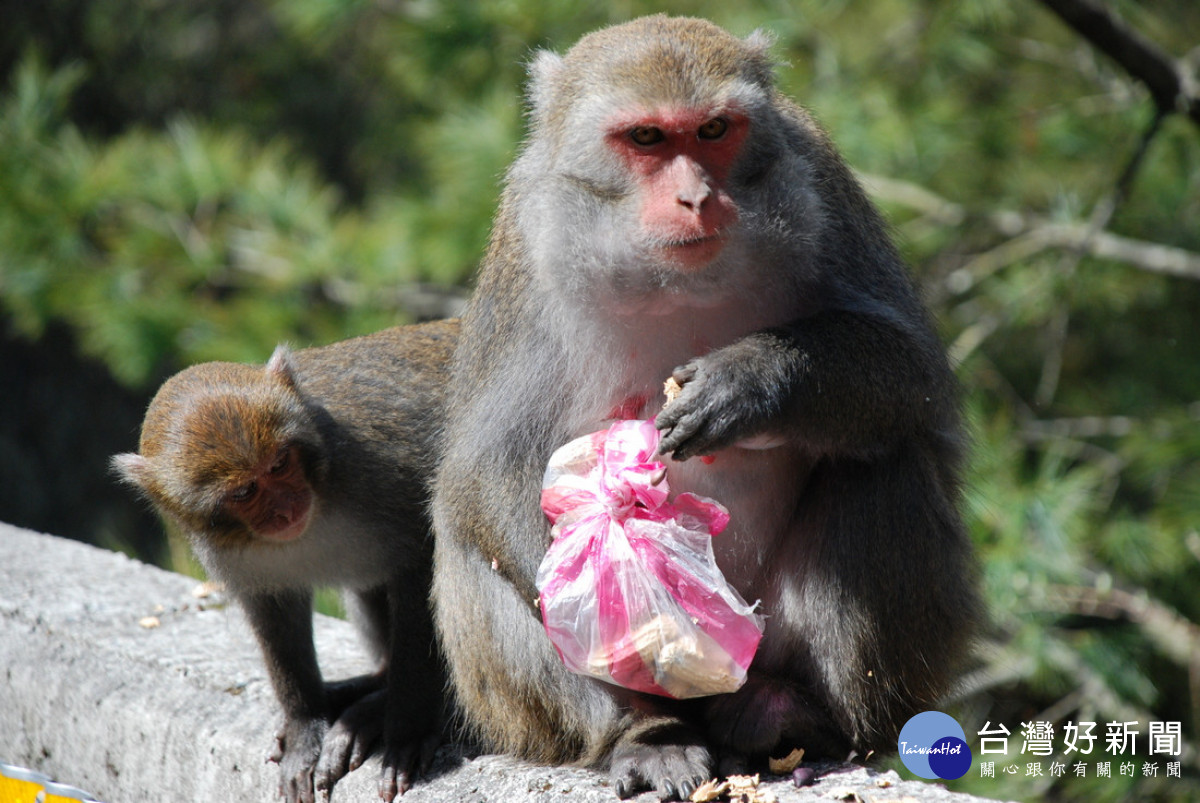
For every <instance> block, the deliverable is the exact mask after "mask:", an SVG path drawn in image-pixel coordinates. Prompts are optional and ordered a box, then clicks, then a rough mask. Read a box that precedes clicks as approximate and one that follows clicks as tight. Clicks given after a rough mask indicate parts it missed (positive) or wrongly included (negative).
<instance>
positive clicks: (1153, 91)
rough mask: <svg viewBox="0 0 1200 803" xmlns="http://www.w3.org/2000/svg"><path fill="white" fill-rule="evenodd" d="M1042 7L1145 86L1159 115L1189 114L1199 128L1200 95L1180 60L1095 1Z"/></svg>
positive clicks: (1065, 0)
mask: <svg viewBox="0 0 1200 803" xmlns="http://www.w3.org/2000/svg"><path fill="white" fill-rule="evenodd" d="M1041 3H1042V5H1044V6H1046V7H1047V8H1048V9H1050V10H1051V11H1053V12H1054V13H1055V14H1057V15H1058V16H1059V17H1060V18H1061V19H1062V20H1063V21H1064V22H1065V23H1067V25H1070V26H1071V27H1072V28H1074V29H1075V31H1077V32H1078V33H1079V34H1080V35H1082V36H1083V37H1084V38H1085V39H1087V40H1088V41H1089V42H1091V43H1092V44H1093V45H1094V46H1095V47H1096V48H1097V49H1099V50H1100V51H1101V52H1103V53H1105V54H1106V55H1108V56H1109V57H1110V58H1111V59H1113V61H1115V62H1117V64H1119V65H1121V67H1122V68H1124V69H1125V71H1126V72H1127V73H1129V75H1130V76H1132V77H1133V78H1135V79H1137V80H1138V81H1141V82H1142V83H1143V84H1145V86H1146V88H1147V89H1149V90H1150V95H1151V97H1153V98H1154V104H1155V106H1157V107H1158V110H1159V112H1161V113H1162V114H1164V115H1166V114H1172V113H1175V112H1179V113H1181V114H1186V115H1187V116H1188V117H1190V118H1191V119H1192V122H1194V123H1196V124H1197V125H1200V91H1197V87H1196V82H1195V81H1194V80H1192V77H1191V76H1190V75H1188V74H1187V72H1186V70H1185V69H1184V67H1183V65H1181V64H1180V62H1179V61H1178V60H1176V59H1174V58H1172V57H1171V56H1170V55H1168V54H1167V53H1166V52H1164V51H1163V50H1162V49H1161V48H1159V47H1158V45H1156V44H1155V43H1153V42H1151V41H1150V40H1149V39H1147V38H1146V37H1144V36H1142V34H1141V33H1140V32H1139V31H1137V30H1135V29H1133V28H1132V27H1130V26H1129V25H1128V24H1127V23H1126V22H1125V21H1124V20H1122V19H1121V18H1120V17H1118V16H1117V15H1116V14H1115V13H1113V12H1112V11H1111V10H1110V9H1108V8H1106V7H1104V6H1102V5H1099V4H1098V3H1094V2H1092V0H1041Z"/></svg>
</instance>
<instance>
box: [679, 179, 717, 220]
mask: <svg viewBox="0 0 1200 803" xmlns="http://www.w3.org/2000/svg"><path fill="white" fill-rule="evenodd" d="M710 197H712V190H710V189H709V188H708V185H707V184H701V185H700V186H698V187H688V188H686V189H680V190H679V191H678V192H677V193H676V194H675V200H676V201H678V203H679V205H680V206H682V207H683V208H684V209H686V210H688V211H689V212H695V213H696V214H699V213H700V211H701V210H702V209H703V208H704V204H705V203H706V202H707V201H708V199H709V198H710Z"/></svg>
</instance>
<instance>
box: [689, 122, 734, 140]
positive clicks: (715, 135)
mask: <svg viewBox="0 0 1200 803" xmlns="http://www.w3.org/2000/svg"><path fill="white" fill-rule="evenodd" d="M728 128H729V123H727V122H726V121H725V118H724V117H714V118H713V119H711V120H709V121H708V122H707V123H705V124H704V125H702V126H700V128H699V129H697V131H696V136H698V137H700V139H720V138H721V137H723V136H725V131H726V130H727V129H728Z"/></svg>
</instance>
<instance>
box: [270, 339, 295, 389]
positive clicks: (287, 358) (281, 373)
mask: <svg viewBox="0 0 1200 803" xmlns="http://www.w3.org/2000/svg"><path fill="white" fill-rule="evenodd" d="M267 374H268V375H269V376H273V377H277V378H278V379H279V380H280V381H281V382H283V383H284V384H285V385H287V386H288V387H290V388H295V387H296V362H295V360H294V359H293V358H292V350H291V349H289V348H288V347H287V346H285V345H283V344H280V345H278V346H276V347H275V353H274V354H272V355H271V359H269V360H267Z"/></svg>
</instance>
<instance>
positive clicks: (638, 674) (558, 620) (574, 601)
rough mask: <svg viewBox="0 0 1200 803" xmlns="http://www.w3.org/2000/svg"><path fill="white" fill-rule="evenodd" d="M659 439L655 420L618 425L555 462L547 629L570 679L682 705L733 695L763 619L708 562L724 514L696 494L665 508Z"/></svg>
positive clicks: (543, 584)
mask: <svg viewBox="0 0 1200 803" xmlns="http://www.w3.org/2000/svg"><path fill="white" fill-rule="evenodd" d="M658 439H659V434H658V430H657V429H655V427H654V424H653V423H652V422H649V421H619V422H617V423H615V424H613V425H612V426H611V427H610V428H609V429H607V430H603V431H600V432H595V433H592V434H591V435H587V436H585V437H583V438H578V439H576V440H574V441H571V442H570V443H568V444H566V445H565V446H563V447H561V448H560V449H558V450H557V451H556V452H555V453H554V454H553V455H552V456H551V458H550V462H549V465H548V466H547V469H546V474H545V477H544V479H543V486H542V487H543V490H542V509H543V510H544V511H545V512H546V515H547V517H548V518H549V519H550V521H551V524H552V525H553V527H552V529H551V536H552V542H551V545H550V549H549V550H548V551H547V553H546V557H545V559H544V560H543V561H542V565H541V566H540V567H539V569H538V576H537V586H538V590H539V592H540V594H541V608H542V619H543V623H544V625H545V628H546V632H547V634H548V635H549V636H550V640H551V642H552V643H553V644H554V646H555V648H556V649H557V650H558V652H559V654H560V655H561V656H562V659H563V662H564V663H565V664H566V666H567V667H568V668H569V669H571V670H572V671H574V672H579V673H581V674H585V675H589V676H591V677H596V678H599V679H601V680H605V681H608V682H610V683H615V684H617V685H620V686H624V687H626V688H630V689H634V690H637V691H644V692H649V693H652V694H660V695H665V696H668V697H675V698H678V699H684V698H688V697H699V696H704V695H709V694H722V693H727V692H732V691H736V690H737V689H738V688H740V687H741V685H742V684H743V683H745V680H746V671H747V669H748V668H749V666H750V662H751V660H752V659H753V657H754V653H755V650H756V649H757V648H758V642H759V640H760V639H761V638H762V629H763V626H762V618H761V617H760V616H759V615H757V614H756V613H755V612H754V606H753V605H749V604H747V603H746V601H745V600H743V599H742V597H741V596H740V595H739V594H738V593H737V591H736V590H735V589H734V588H733V587H732V586H730V585H729V583H728V582H727V581H726V580H725V578H724V576H723V575H722V574H721V570H720V569H719V568H718V567H717V565H716V559H715V558H714V556H713V550H712V536H714V535H716V534H718V533H720V532H721V531H722V530H723V529H724V528H725V526H726V525H727V524H728V522H729V514H728V512H727V511H726V510H725V508H723V507H722V506H721V505H720V504H719V503H717V502H715V501H713V500H711V499H706V498H704V497H700V496H696V495H693V494H688V493H683V494H679V495H678V496H677V497H676V498H675V499H674V500H670V499H669V486H668V483H667V482H666V481H665V479H664V477H665V466H664V464H663V463H662V462H660V461H659V460H657V459H655V450H656V449H657V447H658Z"/></svg>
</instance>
